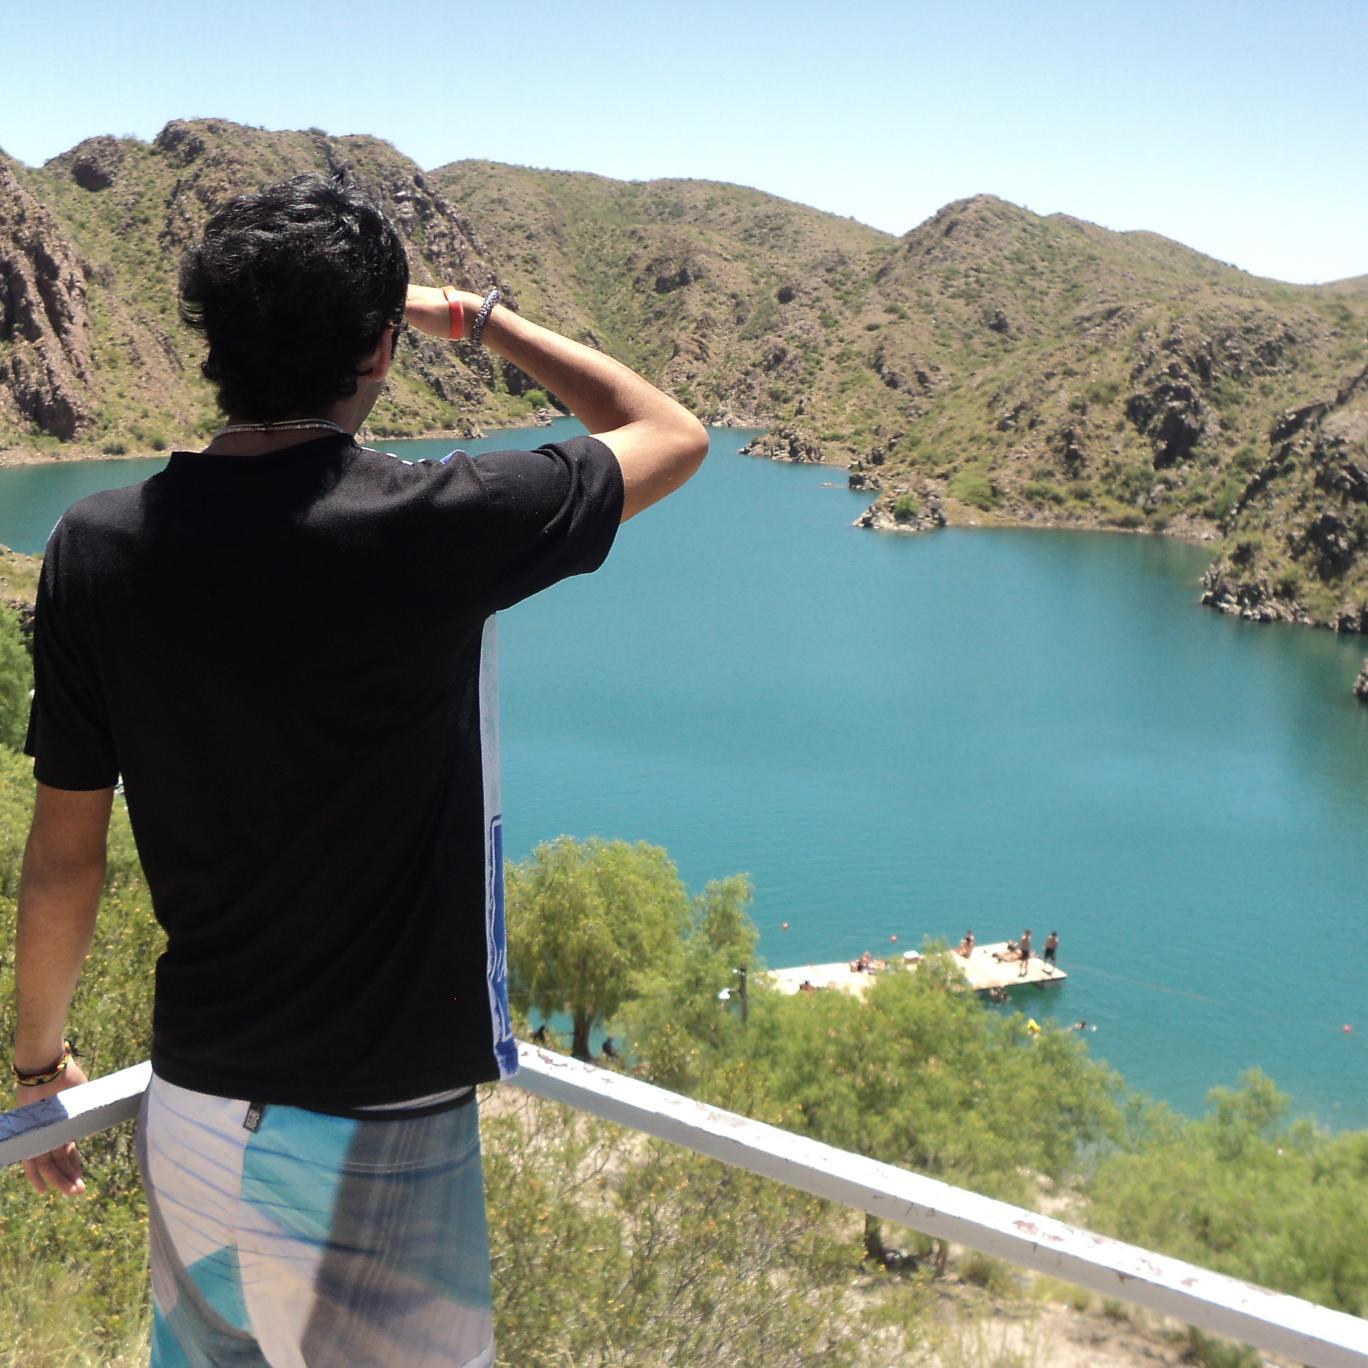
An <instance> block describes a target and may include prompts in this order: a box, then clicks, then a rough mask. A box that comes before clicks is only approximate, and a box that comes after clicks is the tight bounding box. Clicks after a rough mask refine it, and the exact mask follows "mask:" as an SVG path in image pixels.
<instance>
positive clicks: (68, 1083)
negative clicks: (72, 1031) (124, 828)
mask: <svg viewBox="0 0 1368 1368" xmlns="http://www.w3.org/2000/svg"><path fill="white" fill-rule="evenodd" d="M113 801H114V790H113V789H112V788H102V789H90V790H71V789H56V788H50V787H49V786H48V785H46V784H42V783H40V784H38V786H37V793H36V795H35V798H34V804H33V823H32V826H31V827H30V829H29V838H28V844H27V845H26V846H25V848H24V865H23V871H22V873H21V875H20V880H19V932H18V938H17V942H16V946H15V955H14V979H15V999H16V1001H15V1009H16V1026H15V1033H14V1066H15V1068H16V1069H17V1070H20V1071H22V1072H25V1073H38V1072H40V1071H42V1070H44V1069H45V1068H47V1067H48V1066H49V1065H50V1064H53V1063H54V1062H55V1061H57V1060H58V1059H60V1058H61V1056H62V1053H63V1037H64V1031H65V1027H66V1018H67V1010H68V1008H69V1007H70V1006H71V998H72V994H73V993H74V992H75V991H76V980H77V979H78V978H79V977H80V973H81V966H82V965H83V964H84V963H85V957H86V953H87V951H88V950H89V949H90V940H91V937H92V935H93V934H94V931H95V914H96V912H97V910H98V908H99V905H100V892H101V890H102V888H103V886H104V874H105V844H106V838H107V836H108V832H109V814H110V809H111V807H112V806H113ZM85 1081H86V1078H85V1074H84V1072H83V1071H82V1070H81V1068H80V1066H79V1065H77V1064H76V1063H74V1062H72V1063H70V1064H68V1065H67V1067H66V1069H65V1070H64V1071H63V1072H62V1073H61V1074H60V1075H59V1076H58V1077H57V1078H55V1079H53V1080H52V1081H51V1082H50V1083H42V1084H38V1085H37V1086H33V1087H20V1086H16V1088H15V1105H16V1106H23V1105H24V1104H26V1103H29V1102H38V1101H40V1100H41V1099H42V1098H44V1097H50V1096H52V1094H53V1093H57V1092H61V1091H62V1090H63V1089H64V1088H70V1087H74V1086H75V1085H76V1084H78V1083H84V1082H85ZM24 1171H25V1173H26V1174H27V1175H28V1180H29V1182H30V1183H31V1184H32V1185H33V1189H34V1191H35V1192H43V1191H45V1190H46V1189H48V1188H52V1189H54V1190H55V1191H57V1192H60V1193H62V1194H63V1195H65V1196H68V1197H72V1196H75V1195H76V1194H78V1193H80V1192H83V1191H84V1190H85V1184H84V1183H83V1182H82V1181H81V1165H80V1160H79V1159H78V1158H77V1155H76V1146H75V1145H63V1146H61V1147H60V1148H58V1149H55V1150H52V1151H50V1152H49V1153H47V1154H43V1155H39V1156H38V1157H37V1158H36V1159H30V1160H27V1161H26V1162H25V1164H24Z"/></svg>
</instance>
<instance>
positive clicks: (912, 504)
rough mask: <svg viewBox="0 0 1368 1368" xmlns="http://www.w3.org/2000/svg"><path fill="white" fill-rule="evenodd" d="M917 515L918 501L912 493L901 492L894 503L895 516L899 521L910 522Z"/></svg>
mask: <svg viewBox="0 0 1368 1368" xmlns="http://www.w3.org/2000/svg"><path fill="white" fill-rule="evenodd" d="M916 516H917V501H916V500H915V499H914V498H913V497H912V496H911V495H910V494H900V495H899V496H898V498H897V501H896V502H895V503H894V505H893V517H894V519H895V520H896V521H897V522H910V521H911V520H912V519H913V518H915V517H916Z"/></svg>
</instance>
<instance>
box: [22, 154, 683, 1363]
mask: <svg viewBox="0 0 1368 1368" xmlns="http://www.w3.org/2000/svg"><path fill="white" fill-rule="evenodd" d="M180 291H181V300H180V303H181V315H182V317H183V318H184V319H185V321H186V322H188V323H190V324H191V325H192V326H193V327H195V328H197V329H198V330H200V331H201V332H202V333H203V334H204V336H205V339H206V341H207V344H208V356H207V359H206V360H205V362H204V364H203V367H202V369H203V371H204V374H205V376H206V377H207V378H208V379H209V380H210V381H211V382H212V383H213V384H214V385H215V386H216V387H217V391H218V401H219V405H220V407H221V408H222V410H223V412H224V413H225V414H226V415H227V422H226V425H225V426H224V427H223V428H222V429H220V431H219V432H217V433H216V434H215V435H214V437H213V440H212V441H211V442H210V443H209V445H208V447H207V448H206V449H205V450H204V451H201V452H178V453H176V454H175V455H173V456H172V457H171V459H170V462H169V464H168V465H167V467H166V469H165V470H164V471H163V472H162V473H161V474H158V475H155V476H153V477H152V478H151V479H150V480H148V481H146V482H145V483H144V484H142V485H136V486H133V487H132V488H130V489H118V490H110V491H108V492H106V493H101V494H96V495H93V496H92V497H90V498H88V499H85V500H83V501H82V502H80V503H79V504H77V505H76V506H75V507H74V508H72V509H70V510H68V512H67V513H66V514H65V515H64V516H63V518H62V520H61V521H60V522H59V524H58V525H57V527H56V528H55V530H54V531H53V533H52V536H51V539H50V540H49V542H48V546H47V553H46V556H45V558H44V561H43V568H42V577H41V580H40V583H39V589H38V601H37V619H36V627H35V637H34V657H35V670H36V690H35V695H34V699H33V705H32V712H31V718H30V724H29V732H28V739H27V744H26V750H27V752H28V754H29V755H31V756H33V757H34V762H35V763H34V774H35V778H36V780H37V790H36V799H35V804H34V810H33V822H32V828H31V831H30V835H29V838H28V846H27V852H26V856H25V859H24V868H23V879H22V883H21V887H20V891H19V926H18V943H17V948H16V952H15V979H16V996H17V1014H16V1020H17V1026H16V1035H15V1042H14V1067H15V1071H16V1074H17V1076H18V1082H19V1085H20V1086H19V1088H18V1093H19V1096H18V1098H17V1100H18V1101H19V1102H35V1101H38V1100H40V1099H42V1098H44V1097H47V1096H49V1095H51V1094H53V1093H56V1092H58V1091H60V1090H61V1089H64V1088H69V1087H71V1086H73V1085H76V1084H80V1083H82V1082H84V1081H85V1076H84V1074H83V1073H82V1071H81V1069H80V1066H79V1065H78V1064H75V1063H72V1062H71V1051H70V1048H69V1046H68V1045H66V1043H65V1041H64V1023H65V1021H66V1016H67V1012H68V1009H69V1006H70V1003H71V998H72V993H73V990H74V988H75V985H76V981H77V977H78V975H79V973H80V970H81V966H82V963H83V961H84V959H85V955H86V949H87V947H88V946H89V944H90V939H91V934H92V930H93V925H94V918H95V913H96V908H97V904H98V902H99V897H100V890H101V884H102V881H103V875H104V868H105V836H106V828H107V825H108V821H109V816H110V811H111V806H112V803H113V799H114V788H115V784H116V782H117V781H118V780H119V779H120V777H121V776H122V779H123V782H124V785H125V792H126V798H127V804H128V812H129V816H130V818H131V820H132V825H133V830H134V832H135V834H136V836H137V844H138V850H139V853H140V855H141V857H142V861H143V866H144V871H145V873H146V876H147V881H148V885H149V887H150V889H151V894H152V903H153V908H154V911H155V913H156V916H157V918H158V920H159V921H160V922H161V923H162V925H163V927H164V928H165V929H166V932H167V937H168V941H167V949H166V952H165V953H164V954H163V955H162V956H161V958H160V960H159V961H158V965H157V976H156V999H155V1010H154V1016H153V1023H152V1070H153V1076H152V1081H151V1084H150V1086H149V1089H148V1091H147V1094H146V1095H145V1098H144V1102H143V1109H142V1114H141V1117H140V1119H139V1124H138V1131H137V1147H138V1152H139V1161H140V1165H141V1168H142V1172H143V1179H144V1184H145V1186H146V1189H147V1198H148V1224H149V1228H150V1234H151V1246H152V1252H151V1277H152V1296H153V1321H152V1332H151V1333H152V1362H153V1363H154V1364H156V1363H159V1362H175V1363H189V1362H193V1363H225V1362H229V1361H231V1362H235V1363H236V1362H244V1363H245V1362H248V1361H250V1362H252V1363H266V1362H270V1363H305V1362H308V1363H362V1362H364V1363H393V1364H399V1363H402V1364H404V1365H406V1368H414V1365H437V1364H449V1363H468V1364H474V1363H482V1364H487V1363H492V1362H493V1359H494V1346H493V1322H492V1314H491V1298H490V1282H489V1254H488V1237H487V1232H486V1223H485V1214H484V1205H483V1196H482V1192H481V1172H480V1151H479V1133H478V1127H477V1124H476V1114H475V1112H476V1108H475V1105H474V1085H475V1084H478V1083H483V1082H487V1081H491V1080H494V1079H498V1078H500V1077H507V1076H508V1075H510V1074H512V1073H513V1072H514V1071H515V1070H516V1068H517V1062H518V1051H517V1042H516V1041H515V1040H514V1038H513V1035H512V1028H511V1022H510V1018H509V1009H508V996H507V978H506V965H507V951H506V947H505V942H504V926H503V886H502V816H501V813H500V804H499V788H498V773H497V738H498V729H497V718H496V705H497V692H496V681H495V675H494V655H493V647H494V636H493V615H494V613H495V612H496V611H497V610H499V609H502V608H507V607H510V606H512V605H513V604H515V603H517V602H519V601H520V600H522V599H525V598H527V597H529V596H530V595H532V594H536V593H539V592H540V591H541V590H543V589H546V588H548V587H549V586H550V585H552V584H554V583H556V582H557V581H559V580H561V579H564V578H566V577H567V576H570V575H577V574H584V573H588V572H590V571H593V570H595V569H597V568H598V566H599V565H600V564H602V562H603V560H604V559H605V557H606V556H607V555H608V552H609V550H610V549H611V547H612V545H613V541H614V538H615V535H616V532H617V528H618V526H619V524H620V523H621V522H623V521H624V520H626V519H627V518H630V517H633V516H634V515H635V514H637V513H639V512H641V511H642V510H643V509H645V508H646V507H648V506H649V505H651V504H653V503H655V502H656V501H657V500H659V499H661V498H663V497H665V496H666V495H668V494H670V493H672V492H673V491H674V490H676V489H677V488H679V486H681V485H682V484H683V483H684V482H685V481H686V480H687V479H688V478H689V477H690V476H691V475H692V474H693V472H694V471H695V470H696V469H697V467H698V465H699V464H700V462H701V461H702V460H703V457H704V455H705V453H706V451H707V445H708V439H707V433H706V431H705V429H704V428H703V427H702V426H701V425H700V424H699V422H698V421H697V420H696V419H695V418H693V417H692V416H691V415H690V414H689V413H688V412H687V411H686V410H685V409H683V408H682V407H680V405H678V404H677V403H675V402H674V401H673V400H672V399H669V398H667V397H666V396H665V395H664V394H662V393H661V392H660V391H658V390H657V389H655V388H654V387H653V386H652V385H650V384H649V383H647V382H646V381H645V380H643V379H642V378H641V377H640V376H638V375H635V374H634V373H633V372H632V371H630V370H628V369H627V367H625V366H623V365H620V364H619V363H617V362H616V361H613V360H611V359H610V358H609V357H607V356H605V355H603V354H602V353H600V352H598V351H596V350H594V349H593V348H591V347H587V346H584V345H581V344H580V343H578V342H573V341H570V340H569V339H567V338H564V337H561V336H558V335H557V334H556V333H553V332H550V331H548V330H547V329H545V328H542V327H539V326H537V325H536V324H535V323H532V322H530V321H528V320H526V319H524V318H523V317H521V316H520V315H519V314H518V313H516V312H514V311H513V310H512V309H511V308H510V307H508V306H506V305H503V304H502V303H501V295H500V292H499V290H497V289H490V290H488V291H487V292H486V293H483V294H480V293H471V292H469V291H465V290H458V289H455V288H453V287H450V286H448V287H444V288H441V289H439V288H435V287H424V286H413V285H410V284H409V267H408V261H407V259H406V257H405V253H404V246H403V243H402V241H401V239H400V238H399V235H398V233H397V232H396V230H395V228H394V226H393V224H391V223H390V221H389V220H388V219H387V218H386V217H385V216H384V215H383V214H382V213H381V211H380V210H379V209H378V208H377V207H376V206H375V205H374V204H373V203H372V202H371V201H370V200H369V199H367V198H366V197H365V196H364V195H362V194H361V193H360V192H359V191H357V190H356V189H354V188H351V187H350V186H349V185H347V184H346V183H345V181H344V180H343V179H342V178H341V177H336V178H332V179H324V178H323V177H320V176H316V175H313V176H301V177H296V178H295V179H293V180H290V181H287V182H285V183H283V184H280V185H275V186H271V187H269V188H267V189H264V190H262V191H260V192H259V193H256V194H249V195H242V196H239V197H238V198H236V199H233V200H232V201H230V202H229V203H228V204H226V205H225V206H224V207H223V208H221V209H220V210H219V211H218V212H217V213H215V214H214V215H213V216H212V217H210V219H209V220H208V223H207V225H206V227H205V229H204V233H203V236H202V238H201V240H200V241H199V242H198V243H196V244H195V245H194V246H192V247H191V248H190V249H189V251H188V252H187V253H186V256H185V258H184V261H183V263H182V267H181V275H180ZM406 326H411V327H413V328H416V329H417V330H419V331H421V332H423V333H425V334H427V335H428V337H430V338H434V339H440V340H442V341H446V340H451V341H456V340H458V339H463V340H465V341H466V342H467V343H469V344H470V347H471V348H472V349H475V350H479V349H484V350H485V352H487V353H492V356H493V358H496V359H493V360H483V359H482V360H481V361H480V363H479V365H480V368H481V370H482V371H488V370H490V369H493V370H494V371H495V372H496V373H497V370H498V367H499V365H500V364H504V363H506V364H508V365H509V366H510V367H516V368H517V370H518V371H520V372H521V373H522V374H524V375H526V376H527V377H529V378H530V379H531V380H532V381H533V382H534V383H535V384H537V385H539V386H542V387H543V388H545V389H546V390H548V391H549V392H552V393H554V394H556V395H557V396H558V397H559V398H560V399H561V400H562V401H563V402H564V404H565V405H566V407H568V408H569V410H570V411H571V413H573V414H574V415H575V416H576V417H577V418H578V419H579V420H580V421H581V422H582V423H583V424H584V426H585V427H586V428H587V429H588V432H589V433H590V434H593V435H586V436H579V437H570V438H567V439H566V440H563V441H555V442H549V443H546V444H545V445H543V446H541V447H540V448H538V449H537V450H536V451H502V452H493V453H489V454H486V455H482V456H480V457H479V458H478V459H472V458H471V457H469V456H468V455H466V454H465V453H464V452H461V451H453V452H451V453H450V455H448V456H445V457H444V458H442V459H441V460H436V461H430V460H422V461H407V460H401V459H399V458H397V457H394V456H389V455H385V454H383V453H381V452H378V451H372V450H370V449H368V448H366V447H363V446H361V445H359V444H358V443H357V441H356V438H355V436H354V434H355V433H356V432H357V430H358V428H359V427H360V426H361V424H362V423H363V422H364V421H365V419H366V417H367V415H368V414H369V413H370V411H371V409H372V407H373V406H374V405H375V403H376V401H377V400H378V399H379V397H380V394H381V391H382V388H383V386H384V383H385V380H386V377H387V376H388V375H389V373H390V370H391V367H392V365H393V363H394V359H395V354H396V351H397V350H398V348H399V344H400V340H401V337H402V335H403V332H404V329H405V327H406ZM425 345H427V346H428V347H429V348H430V347H431V345H432V344H431V343H428V344H425ZM25 1168H26V1170H27V1173H28V1177H29V1180H30V1182H31V1184H32V1186H33V1187H34V1188H35V1189H36V1190H37V1191H39V1192H42V1191H44V1190H45V1189H51V1190H55V1191H57V1192H59V1193H63V1194H66V1195H74V1194H76V1193H79V1192H81V1191H82V1190H83V1181H82V1178H81V1172H80V1166H79V1163H78V1159H77V1155H76V1150H75V1147H74V1146H72V1145H64V1146H61V1147H59V1148H56V1149H54V1150H52V1151H51V1152H49V1153H47V1154H45V1155H42V1156H40V1157H38V1158H36V1159H33V1160H30V1161H28V1162H27V1163H26V1165H25ZM206 1270H208V1272H207V1273H206Z"/></svg>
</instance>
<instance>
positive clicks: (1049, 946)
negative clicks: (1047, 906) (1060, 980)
mask: <svg viewBox="0 0 1368 1368" xmlns="http://www.w3.org/2000/svg"><path fill="white" fill-rule="evenodd" d="M1058 953H1059V932H1058V931H1051V932H1050V934H1049V935H1048V936H1046V937H1045V953H1044V954H1043V955H1042V956H1041V959H1043V960H1044V961H1045V971H1046V973H1049V974H1053V973H1054V971H1055V956H1056V955H1057V954H1058Z"/></svg>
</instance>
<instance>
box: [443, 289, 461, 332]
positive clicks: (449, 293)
mask: <svg viewBox="0 0 1368 1368" xmlns="http://www.w3.org/2000/svg"><path fill="white" fill-rule="evenodd" d="M442 297H443V298H444V299H445V300H446V302H447V336H448V337H449V338H450V339H451V340H452V341H453V342H459V341H460V340H461V337H462V335H463V334H464V333H465V305H464V304H462V303H461V301H460V300H459V299H458V298H457V296H456V287H455V286H454V285H443V286H442Z"/></svg>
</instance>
